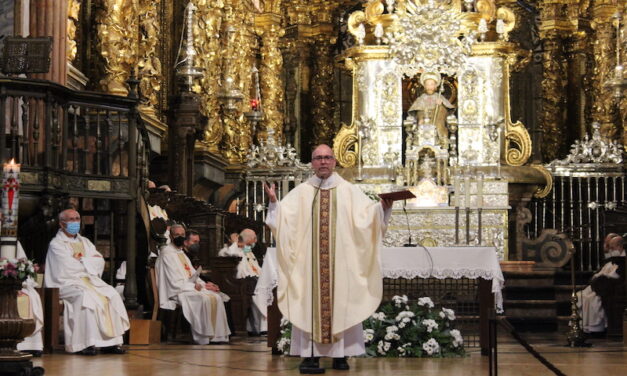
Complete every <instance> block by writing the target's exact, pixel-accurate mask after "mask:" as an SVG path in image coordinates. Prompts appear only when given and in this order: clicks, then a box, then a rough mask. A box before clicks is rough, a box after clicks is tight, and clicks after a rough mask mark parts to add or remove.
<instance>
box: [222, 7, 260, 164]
mask: <svg viewBox="0 0 627 376" xmlns="http://www.w3.org/2000/svg"><path fill="white" fill-rule="evenodd" d="M252 10H253V6H252V3H250V2H246V1H242V0H231V1H230V2H229V3H228V4H227V5H225V7H224V11H225V12H224V14H225V16H224V22H225V23H226V25H227V26H226V27H225V28H223V29H226V30H232V32H231V33H227V34H229V35H228V36H227V37H226V38H225V39H227V41H225V44H226V45H225V46H224V48H225V49H224V52H223V53H222V55H223V75H222V77H223V80H226V79H227V77H228V78H230V79H232V80H233V85H234V86H236V87H237V88H238V89H239V91H240V92H241V93H242V94H243V95H244V99H243V101H242V103H240V104H239V107H238V108H237V109H236V110H234V111H232V112H229V113H224V116H223V128H222V129H223V133H222V139H221V142H220V151H221V153H222V155H223V156H224V157H225V158H226V160H227V161H228V162H229V163H231V164H241V163H243V162H245V161H246V156H247V154H248V149H249V148H250V145H251V144H252V132H251V130H252V126H251V124H250V123H249V122H248V120H247V119H246V118H245V117H244V116H243V112H244V110H248V109H249V108H250V107H249V106H250V88H251V82H252V74H251V68H252V67H253V64H254V59H255V55H256V50H255V48H256V35H255V34H254V16H253V14H254V13H253V11H252Z"/></svg>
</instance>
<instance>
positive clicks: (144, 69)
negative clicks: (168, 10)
mask: <svg viewBox="0 0 627 376" xmlns="http://www.w3.org/2000/svg"><path fill="white" fill-rule="evenodd" d="M161 1H162V0H139V1H138V4H137V6H138V14H141V15H142V16H141V17H139V20H138V22H139V46H138V62H137V69H138V78H139V89H140V94H141V98H140V99H141V104H142V108H141V109H142V111H144V112H146V113H148V114H151V115H156V113H157V109H158V108H159V103H160V98H159V95H160V93H161V83H162V82H163V73H162V70H161V60H160V59H159V51H158V48H159V37H160V36H161V27H160V23H159V8H160V7H161Z"/></svg>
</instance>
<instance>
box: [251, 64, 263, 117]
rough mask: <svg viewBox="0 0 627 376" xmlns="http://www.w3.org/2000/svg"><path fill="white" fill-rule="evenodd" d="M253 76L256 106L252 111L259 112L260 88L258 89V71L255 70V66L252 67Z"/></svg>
mask: <svg viewBox="0 0 627 376" xmlns="http://www.w3.org/2000/svg"><path fill="white" fill-rule="evenodd" d="M252 72H253V76H254V79H255V100H256V104H257V108H256V109H253V111H257V110H261V88H260V87H259V69H257V66H256V65H253V69H252Z"/></svg>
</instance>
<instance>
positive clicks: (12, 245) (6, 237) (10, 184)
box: [0, 160, 20, 259]
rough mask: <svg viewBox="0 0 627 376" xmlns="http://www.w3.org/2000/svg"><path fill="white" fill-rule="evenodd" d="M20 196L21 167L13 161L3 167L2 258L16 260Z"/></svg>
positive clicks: (0, 231) (0, 253) (0, 233)
mask: <svg viewBox="0 0 627 376" xmlns="http://www.w3.org/2000/svg"><path fill="white" fill-rule="evenodd" d="M19 196H20V165H19V164H17V163H15V161H14V160H11V161H10V162H9V163H5V164H4V166H3V175H2V215H3V217H4V219H3V221H2V229H1V230H0V237H1V239H0V240H1V242H2V244H1V246H0V257H5V258H8V259H14V258H15V257H16V253H17V218H18V217H17V215H18V209H19V198H20V197H19Z"/></svg>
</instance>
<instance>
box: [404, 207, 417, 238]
mask: <svg viewBox="0 0 627 376" xmlns="http://www.w3.org/2000/svg"><path fill="white" fill-rule="evenodd" d="M405 206H407V200H403V213H405V220H406V221H407V234H408V235H409V242H408V243H405V244H403V247H415V246H416V244H413V243H412V242H411V228H410V227H409V215H408V214H407V209H405Z"/></svg>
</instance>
